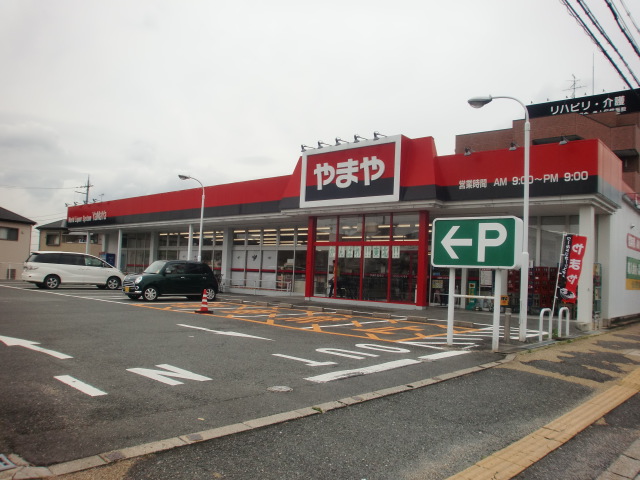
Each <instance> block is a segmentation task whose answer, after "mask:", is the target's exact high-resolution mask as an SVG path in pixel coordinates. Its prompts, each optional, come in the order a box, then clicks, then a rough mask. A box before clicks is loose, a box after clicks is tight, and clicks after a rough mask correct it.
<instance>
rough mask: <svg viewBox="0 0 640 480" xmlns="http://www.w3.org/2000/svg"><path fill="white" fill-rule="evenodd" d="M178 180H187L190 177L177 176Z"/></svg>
mask: <svg viewBox="0 0 640 480" xmlns="http://www.w3.org/2000/svg"><path fill="white" fill-rule="evenodd" d="M178 178H179V179H180V180H189V179H190V178H191V177H190V176H189V175H178Z"/></svg>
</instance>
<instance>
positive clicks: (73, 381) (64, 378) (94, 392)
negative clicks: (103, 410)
mask: <svg viewBox="0 0 640 480" xmlns="http://www.w3.org/2000/svg"><path fill="white" fill-rule="evenodd" d="M53 378H55V379H56V380H60V381H61V382H62V383H65V384H67V385H69V386H70V387H73V388H75V389H76V390H80V391H81V392H82V393H86V394H87V395H89V396H90V397H99V396H101V395H107V392H103V391H102V390H98V389H97V388H96V387H93V386H91V385H89V384H88V383H84V382H81V381H80V380H78V379H77V378H73V377H72V376H70V375H58V376H57V377H53Z"/></svg>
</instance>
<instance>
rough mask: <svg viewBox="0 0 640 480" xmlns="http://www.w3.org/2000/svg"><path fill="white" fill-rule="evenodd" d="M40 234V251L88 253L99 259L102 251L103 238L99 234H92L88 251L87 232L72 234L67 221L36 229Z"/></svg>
mask: <svg viewBox="0 0 640 480" xmlns="http://www.w3.org/2000/svg"><path fill="white" fill-rule="evenodd" d="M36 229H37V230H38V231H39V232H40V238H39V241H38V250H48V251H53V252H56V251H58V252H78V253H88V254H90V255H94V256H96V257H98V256H99V255H100V252H101V251H102V245H101V241H100V240H101V237H102V235H100V234H98V233H92V234H91V241H90V244H89V248H88V249H87V234H86V232H70V231H69V229H68V228H67V221H66V220H58V221H57V222H52V223H48V224H46V225H40V226H38V227H36Z"/></svg>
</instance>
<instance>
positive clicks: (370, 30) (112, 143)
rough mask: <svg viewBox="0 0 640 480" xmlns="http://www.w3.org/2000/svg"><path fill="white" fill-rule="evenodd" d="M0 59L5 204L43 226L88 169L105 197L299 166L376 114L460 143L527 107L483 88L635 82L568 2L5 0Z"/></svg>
mask: <svg viewBox="0 0 640 480" xmlns="http://www.w3.org/2000/svg"><path fill="white" fill-rule="evenodd" d="M616 1H619V0H616ZM587 4H588V5H590V6H591V8H592V9H593V11H594V12H595V13H597V15H598V18H599V19H600V21H601V22H602V24H603V25H604V26H606V27H607V31H609V32H610V35H611V37H612V38H613V39H614V40H615V42H616V44H617V45H618V47H619V48H620V50H621V51H622V52H623V53H624V54H625V58H626V59H627V61H628V62H629V64H630V65H631V66H632V68H633V69H634V72H636V74H637V75H640V62H639V61H638V56H637V55H636V54H635V53H633V52H632V50H631V49H630V47H629V45H628V44H627V42H626V41H625V40H624V39H623V37H622V35H621V34H620V32H619V30H618V29H617V27H614V26H612V25H613V24H612V17H611V14H610V13H609V11H608V10H607V9H606V5H605V2H604V0H587ZM625 4H626V6H627V7H628V8H629V9H630V11H631V14H632V16H633V18H634V19H635V20H636V22H637V23H638V22H640V2H639V1H638V0H625ZM618 9H619V10H621V12H624V10H623V8H622V7H621V6H620V5H619V4H618ZM625 19H626V20H627V25H628V26H629V27H630V28H631V29H632V30H633V33H634V34H635V35H636V38H637V39H638V38H640V34H638V32H637V30H635V27H634V26H633V24H632V23H631V22H630V21H629V20H628V18H627V17H626V16H625ZM0 66H1V68H0V72H1V73H0V98H1V100H0V162H1V165H2V168H1V169H0V206H1V207H4V208H7V209H9V210H11V211H13V212H15V213H18V214H20V215H22V216H25V217H27V218H30V219H32V220H34V221H37V222H38V223H39V224H46V223H50V222H52V221H56V220H60V219H63V218H65V217H66V207H65V203H70V204H73V202H74V201H75V202H81V201H82V200H83V199H84V195H83V194H81V193H77V192H78V191H80V192H81V191H82V190H81V189H79V188H77V187H80V186H81V185H84V184H85V183H86V181H87V177H88V176H90V177H91V184H92V185H93V187H92V188H91V190H90V200H93V199H97V200H105V201H106V200H113V199H118V198H126V197H134V196H138V195H146V194H151V193H157V192H166V191H173V190H180V189H186V188H194V187H197V184H196V183H195V182H193V181H181V180H179V179H178V174H179V173H184V174H187V175H192V176H194V177H196V178H198V179H199V180H200V181H201V182H202V183H204V184H205V185H215V184H220V183H229V182H234V181H242V180H250V179H254V178H264V177H271V176H278V175H288V174H291V173H292V172H293V169H294V167H295V165H296V162H297V159H298V157H299V155H300V145H301V144H303V143H304V144H308V145H316V144H317V141H318V140H322V141H324V142H327V143H334V142H335V137H336V136H339V137H342V138H343V139H346V140H349V139H353V135H354V134H359V135H361V136H364V137H368V138H371V137H372V135H373V132H374V131H376V130H377V131H379V132H381V133H383V134H387V135H395V134H403V135H406V136H408V137H410V138H418V137H425V136H432V137H434V138H435V142H436V147H437V149H438V153H439V154H441V155H448V154H452V153H453V149H454V141H455V135H456V134H461V133H470V132H476V131H485V130H493V129H499V128H508V127H509V126H510V125H511V121H512V120H513V119H517V118H522V116H523V114H522V108H521V107H519V106H518V105H517V104H516V103H515V102H510V101H504V100H503V101H500V102H495V103H492V104H491V105H489V106H487V107H485V108H483V109H481V110H474V109H472V108H470V107H469V106H468V104H467V99H468V98H469V97H472V96H477V95H487V94H492V95H509V96H514V97H517V98H519V99H520V100H522V101H523V102H524V103H527V104H528V103H532V102H533V103H541V102H545V101H547V100H559V99H562V98H565V97H566V96H569V95H571V91H569V90H568V89H569V88H570V87H571V83H572V78H573V76H574V75H575V77H576V78H577V79H578V81H579V84H580V85H582V86H584V88H580V89H578V90H577V95H579V96H582V95H584V94H585V93H588V94H591V93H592V91H595V93H601V92H602V91H603V90H604V91H607V92H609V91H617V90H623V89H625V88H626V85H625V83H624V82H623V80H621V79H620V78H619V76H618V75H617V73H616V72H615V70H614V69H613V68H612V67H611V66H610V65H609V63H608V62H607V61H606V59H605V58H604V56H603V55H602V54H601V53H600V52H599V51H598V50H597V48H596V47H595V45H594V44H593V43H592V41H591V40H590V39H589V38H588V37H587V35H586V34H585V33H584V32H583V30H582V29H581V27H580V26H579V25H578V24H577V23H576V21H575V20H574V19H573V18H572V17H571V16H570V15H569V13H568V12H567V9H566V7H565V6H564V5H563V4H562V3H561V2H560V1H559V0H527V1H525V0H450V1H446V2H444V1H436V0H396V1H393V2H389V1H381V0H339V1H338V0H323V1H313V2H311V1H306V0H270V1H264V0H229V1H218V0H188V1H183V0H135V1H131V0H102V1H99V0H39V1H35V0H2V2H0ZM594 67H595V77H594V76H593V70H594ZM625 73H627V72H625ZM74 187H75V188H74Z"/></svg>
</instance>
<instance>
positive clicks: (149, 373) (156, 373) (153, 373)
mask: <svg viewBox="0 0 640 480" xmlns="http://www.w3.org/2000/svg"><path fill="white" fill-rule="evenodd" d="M156 367H158V368H164V370H153V369H151V368H127V372H132V373H137V374H138V375H142V376H145V377H148V378H151V379H153V380H156V381H158V382H162V383H166V384H167V385H171V386H175V385H182V383H183V382H180V381H178V380H172V379H171V378H167V377H175V378H183V379H186V380H195V381H197V382H208V381H209V380H212V379H211V378H209V377H205V376H204V375H199V374H197V373H193V372H190V371H188V370H183V369H182V368H178V367H174V366H173V365H167V364H166V363H165V364H162V365H156Z"/></svg>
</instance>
